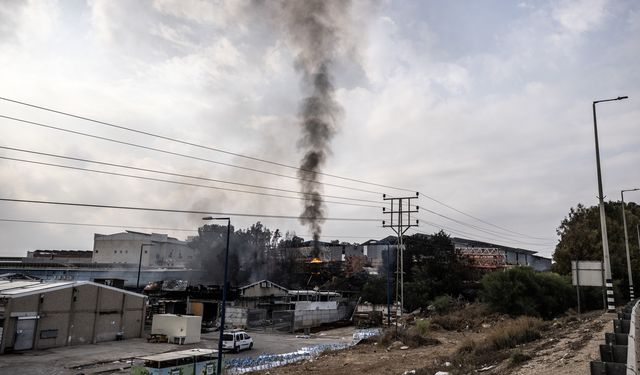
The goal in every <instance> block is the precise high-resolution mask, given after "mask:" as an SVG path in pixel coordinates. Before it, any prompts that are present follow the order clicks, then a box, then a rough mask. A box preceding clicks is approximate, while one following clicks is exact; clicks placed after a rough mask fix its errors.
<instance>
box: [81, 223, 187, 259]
mask: <svg viewBox="0 0 640 375" xmlns="http://www.w3.org/2000/svg"><path fill="white" fill-rule="evenodd" d="M194 259H195V250H194V249H192V248H190V247H189V246H187V242H185V241H180V240H178V239H177V238H173V237H169V236H168V235H166V234H159V233H151V234H149V233H142V232H134V231H130V230H128V231H125V232H122V233H115V234H108V235H105V234H97V233H96V234H94V235H93V263H110V264H135V265H137V264H138V263H141V264H142V266H145V267H186V266H187V265H189V264H190V263H193V261H194Z"/></svg>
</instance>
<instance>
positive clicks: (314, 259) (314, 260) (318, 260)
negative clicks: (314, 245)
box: [309, 258, 322, 263]
mask: <svg viewBox="0 0 640 375" xmlns="http://www.w3.org/2000/svg"><path fill="white" fill-rule="evenodd" d="M309 263H322V259H320V258H313V259H311V261H310V262H309Z"/></svg>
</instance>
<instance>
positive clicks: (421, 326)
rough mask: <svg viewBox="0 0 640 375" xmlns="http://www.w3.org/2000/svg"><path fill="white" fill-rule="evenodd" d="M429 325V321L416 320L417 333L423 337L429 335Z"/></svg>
mask: <svg viewBox="0 0 640 375" xmlns="http://www.w3.org/2000/svg"><path fill="white" fill-rule="evenodd" d="M430 325H431V322H430V321H429V319H420V320H416V328H417V329H418V332H420V334H421V335H423V336H425V335H427V333H429V326H430Z"/></svg>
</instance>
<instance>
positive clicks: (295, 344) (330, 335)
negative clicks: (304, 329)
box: [202, 327, 353, 358]
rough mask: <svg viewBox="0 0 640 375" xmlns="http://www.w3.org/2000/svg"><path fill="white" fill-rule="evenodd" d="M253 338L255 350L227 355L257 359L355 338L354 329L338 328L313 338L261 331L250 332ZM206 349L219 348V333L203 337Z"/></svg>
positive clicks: (227, 354)
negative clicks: (265, 355)
mask: <svg viewBox="0 0 640 375" xmlns="http://www.w3.org/2000/svg"><path fill="white" fill-rule="evenodd" d="M248 334H249V335H250V336H251V337H252V338H253V349H252V350H245V351H242V352H240V353H237V354H236V353H225V355H226V356H227V357H230V358H238V357H255V356H258V355H260V354H264V353H269V354H281V353H290V352H294V351H296V350H298V349H300V348H301V347H303V346H309V345H317V344H338V343H343V342H345V343H349V342H351V340H352V337H353V327H345V328H338V329H334V330H330V331H325V332H320V333H318V334H314V335H311V338H301V337H296V336H300V335H292V334H282V333H270V332H260V331H249V332H248ZM202 339H203V342H204V345H205V347H207V348H212V349H217V348H218V332H213V333H208V334H205V335H203V336H202Z"/></svg>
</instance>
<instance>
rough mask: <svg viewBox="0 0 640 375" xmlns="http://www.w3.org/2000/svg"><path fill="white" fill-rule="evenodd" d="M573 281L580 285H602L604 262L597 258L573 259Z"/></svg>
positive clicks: (574, 283)
mask: <svg viewBox="0 0 640 375" xmlns="http://www.w3.org/2000/svg"><path fill="white" fill-rule="evenodd" d="M571 283H572V284H573V285H579V286H602V285H603V280H602V262H600V261H597V260H595V261H594V260H578V261H576V260H572V261H571Z"/></svg>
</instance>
